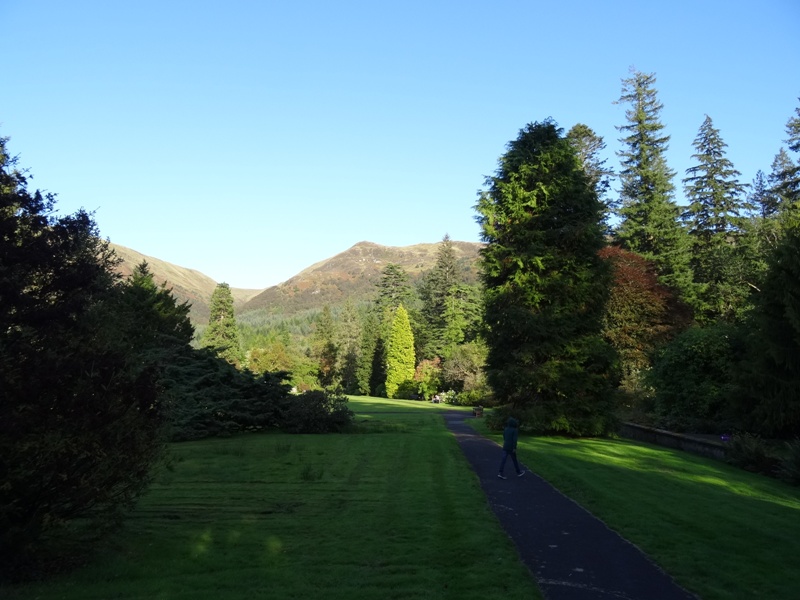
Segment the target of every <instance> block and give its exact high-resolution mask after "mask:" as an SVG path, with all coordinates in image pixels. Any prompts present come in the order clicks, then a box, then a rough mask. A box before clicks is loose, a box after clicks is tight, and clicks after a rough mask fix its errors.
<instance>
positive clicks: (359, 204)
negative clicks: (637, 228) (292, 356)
mask: <svg viewBox="0 0 800 600" xmlns="http://www.w3.org/2000/svg"><path fill="white" fill-rule="evenodd" d="M798 31H800V2H797V0H766V1H764V2H755V1H752V0H751V1H746V2H745V1H740V0H728V1H718V0H700V1H698V0H692V1H691V2H689V1H684V0H677V1H675V0H673V1H672V2H645V1H638V2H633V1H625V2H611V1H609V2H598V1H590V0H586V1H575V0H573V1H569V0H564V1H560V2H541V1H534V0H529V1H523V0H493V1H491V2H490V1H488V0H486V1H483V2H477V1H469V0H461V1H436V0H426V1H418V0H405V1H403V2H389V1H386V2H383V1H380V0H369V1H362V2H352V1H349V0H338V1H336V2H334V1H324V2H323V1H306V0H296V1H288V0H287V1H268V0H264V1H257V0H252V1H245V0H227V1H226V2H206V1H202V0H197V1H186V0H180V1H177V0H160V1H153V0H139V1H137V2H117V1H109V0H103V1H100V0H96V1H90V0H73V1H70V2H64V1H60V0H59V1H55V0H51V1H48V0H0V50H1V51H2V56H3V67H2V70H1V71H0V77H2V85H1V86H0V135H2V136H6V137H10V138H11V140H10V142H9V149H10V151H11V152H12V154H17V155H19V157H20V165H22V166H24V167H27V168H29V169H30V171H31V173H32V174H33V176H34V179H33V181H32V185H33V186H35V187H37V188H40V189H45V190H48V191H51V192H55V193H57V194H58V208H59V211H60V212H62V213H70V212H74V211H75V210H77V209H79V208H81V207H83V208H86V209H87V210H90V211H96V212H95V218H96V220H97V223H98V225H99V228H100V232H101V234H102V235H103V236H104V237H107V238H109V239H110V240H111V241H112V242H115V243H118V244H121V245H123V246H128V247H130V248H133V249H135V250H137V251H139V252H142V253H144V254H146V255H150V256H154V257H157V258H160V259H162V260H166V261H169V262H172V263H175V264H178V265H181V266H184V267H189V268H193V269H197V270H199V271H202V272H203V273H205V274H206V275H209V276H210V277H212V278H213V279H214V280H216V281H217V282H223V281H224V282H227V283H229V284H230V285H231V286H233V287H245V288H247V287H249V288H262V287H267V286H269V285H274V284H277V283H279V282H281V281H284V280H286V279H288V278H289V277H291V276H292V275H294V274H296V273H297V272H299V271H300V270H301V269H303V268H305V267H307V266H310V265H311V264H313V263H315V262H317V261H319V260H322V259H325V258H328V257H330V256H333V255H335V254H337V253H339V252H342V251H344V250H346V249H347V248H349V247H350V246H352V245H353V244H355V243H357V242H359V241H362V240H368V241H372V242H376V243H379V244H383V245H387V246H406V245H410V244H415V243H421V242H430V243H434V242H438V241H440V240H441V239H442V237H443V236H444V234H445V233H447V234H449V235H450V237H451V238H453V239H455V240H465V241H479V230H478V226H477V225H476V223H475V212H474V209H473V206H474V204H475V202H476V193H477V191H478V190H479V189H480V188H481V187H482V186H483V182H484V177H485V176H486V175H490V174H492V173H493V172H494V171H495V169H496V166H497V159H498V158H499V156H500V155H501V154H502V153H503V152H504V150H505V146H506V144H507V143H508V142H509V141H510V140H512V139H514V138H515V137H516V136H517V133H518V131H519V129H520V128H522V127H523V126H524V125H525V124H526V123H529V122H533V121H541V120H543V119H545V118H547V117H552V118H554V119H555V120H556V121H557V122H558V124H559V125H560V126H561V127H563V128H564V130H565V131H566V130H568V129H569V128H570V127H571V126H572V125H574V124H575V123H578V122H582V123H585V124H587V125H589V126H590V127H591V128H592V129H594V130H595V132H596V133H597V134H599V135H601V136H603V137H604V138H605V141H606V143H607V145H608V148H607V154H608V158H609V162H608V164H609V165H612V166H614V167H615V168H617V167H618V159H617V157H616V155H615V152H616V151H618V150H619V149H620V148H621V146H620V144H619V142H618V138H619V132H618V131H617V130H616V129H615V126H618V125H622V124H623V123H624V110H625V107H624V106H621V105H615V104H613V102H614V101H615V100H617V99H618V98H619V96H620V92H621V80H622V79H623V78H625V77H627V76H628V75H629V68H630V67H635V68H636V69H638V70H640V71H643V72H647V73H655V74H656V77H657V89H658V90H659V98H660V100H661V101H662V102H663V103H664V110H663V113H662V120H663V122H664V124H665V125H666V132H667V133H668V134H669V135H671V136H672V139H671V143H670V150H669V155H668V162H669V166H670V167H671V168H672V169H673V170H675V171H677V176H676V178H675V184H676V187H677V189H678V196H677V200H678V201H679V202H681V203H682V202H683V194H682V185H681V181H680V180H681V179H682V178H683V176H684V174H685V170H686V169H687V168H689V167H690V166H691V165H692V160H691V155H692V153H693V148H692V141H693V140H694V138H695V136H696V135H697V131H698V128H699V127H700V125H701V123H702V122H703V119H704V116H705V115H706V114H708V115H710V116H711V118H712V119H713V120H714V124H715V126H716V127H717V128H718V129H719V130H720V132H721V135H722V137H723V139H724V140H725V141H726V142H727V144H728V158H730V159H731V160H732V161H733V163H734V165H735V167H736V168H737V169H739V171H741V173H742V177H741V180H742V181H743V182H745V183H750V182H751V181H752V179H753V177H754V176H755V173H756V171H757V170H758V169H762V170H763V171H765V172H769V170H770V165H771V163H772V159H773V158H774V156H775V154H776V153H777V151H778V150H779V148H780V147H781V145H782V144H783V140H784V139H785V138H786V133H785V125H786V121H787V120H788V119H789V118H790V117H791V116H792V115H793V114H794V110H795V108H796V107H797V106H798V103H799V102H800V101H798V96H800V45H798V43H797V40H798Z"/></svg>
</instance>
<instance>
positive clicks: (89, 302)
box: [0, 140, 191, 577]
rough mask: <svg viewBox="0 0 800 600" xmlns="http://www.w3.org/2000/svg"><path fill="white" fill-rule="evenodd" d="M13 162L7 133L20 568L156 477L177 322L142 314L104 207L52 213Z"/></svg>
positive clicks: (101, 522)
mask: <svg viewBox="0 0 800 600" xmlns="http://www.w3.org/2000/svg"><path fill="white" fill-rule="evenodd" d="M13 165H14V163H13V161H12V160H10V159H9V158H8V157H7V155H6V154H5V140H0V332H2V336H1V337H0V481H2V485H0V569H2V572H3V573H4V574H6V575H10V576H15V577H16V576H23V575H24V574H30V573H31V572H32V571H35V570H36V569H38V568H53V567H54V566H57V565H61V564H63V562H64V560H65V559H66V557H67V556H71V557H73V558H74V557H75V556H76V554H77V551H78V550H83V549H85V548H88V547H90V546H89V545H88V544H86V541H87V540H88V539H90V538H93V537H96V535H98V534H99V533H101V532H103V531H104V530H106V529H107V528H108V527H110V526H111V525H113V524H114V523H115V522H116V520H117V518H118V517H119V515H120V514H121V513H122V512H123V511H124V510H125V509H126V508H128V507H130V506H131V505H132V504H133V502H134V501H135V500H136V498H137V497H138V496H139V495H140V494H141V493H142V491H143V490H144V489H145V488H146V486H147V483H148V482H149V480H150V476H151V473H152V468H153V466H154V465H155V464H156V463H157V461H158V459H159V457H160V456H161V452H162V449H163V438H162V424H163V414H162V406H161V395H160V394H161V389H160V385H159V374H158V369H157V367H156V365H155V363H154V361H153V360H151V358H150V357H152V356H154V352H153V349H154V348H155V347H157V346H159V345H160V344H162V343H163V339H164V338H163V335H168V330H169V326H165V327H164V328H162V329H161V330H158V327H156V328H155V329H154V328H152V327H151V324H152V323H153V321H152V320H151V321H148V322H140V321H137V320H136V319H134V317H133V313H134V312H137V311H140V309H141V312H142V314H144V313H146V312H147V309H146V308H144V305H145V304H146V301H147V299H148V298H147V294H145V295H144V297H143V298H138V299H136V298H134V297H133V296H132V295H131V293H130V292H131V288H130V286H127V285H120V284H119V282H118V281H117V279H116V277H115V276H114V275H113V268H114V266H115V260H114V257H113V254H112V253H111V252H110V251H109V249H108V244H107V243H106V242H104V241H102V240H101V239H100V238H99V236H98V232H97V229H96V226H95V223H94V221H93V219H92V217H91V216H90V215H89V214H87V213H85V212H83V211H80V212H78V213H76V214H74V215H70V216H66V217H56V216H53V210H54V198H53V197H43V196H42V195H41V194H40V193H38V192H36V193H29V192H28V190H27V189H26V184H27V182H26V180H25V177H24V176H23V175H22V174H20V173H19V172H18V171H15V170H14V169H13ZM151 316H152V313H151ZM155 321H156V322H158V321H159V318H158V317H156V318H155ZM173 333H174V332H173ZM162 334H163V335H162ZM189 337H191V333H189ZM185 343H187V344H188V339H187V340H185Z"/></svg>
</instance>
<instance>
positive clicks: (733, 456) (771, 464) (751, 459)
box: [726, 433, 778, 475]
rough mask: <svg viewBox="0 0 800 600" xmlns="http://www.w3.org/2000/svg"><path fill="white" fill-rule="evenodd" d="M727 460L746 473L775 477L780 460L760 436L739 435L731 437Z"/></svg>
mask: <svg viewBox="0 0 800 600" xmlns="http://www.w3.org/2000/svg"><path fill="white" fill-rule="evenodd" d="M726 460H727V462H728V463H729V464H732V465H733V466H735V467H739V468H740V469H745V470H746V471H752V472H754V473H763V474H764V475H774V474H775V469H776V467H777V466H778V460H777V459H776V458H775V457H774V456H772V455H771V454H770V452H769V449H768V447H767V444H766V443H764V440H763V439H761V437H759V436H758V435H753V434H751V433H741V434H739V433H737V434H735V435H733V436H731V439H730V442H729V445H728V448H727V451H726Z"/></svg>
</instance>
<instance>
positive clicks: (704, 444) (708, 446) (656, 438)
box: [618, 423, 725, 460]
mask: <svg viewBox="0 0 800 600" xmlns="http://www.w3.org/2000/svg"><path fill="white" fill-rule="evenodd" d="M618 433H619V435H620V436H622V437H624V438H628V439H632V440H638V441H640V442H648V443H650V444H657V445H659V446H665V447H667V448H675V449H677V450H684V451H686V452H691V453H692V454H699V455H700V456H707V457H709V458H717V459H720V460H724V459H725V445H724V444H723V443H722V442H717V441H712V440H704V439H701V438H697V437H693V436H689V435H683V434H680V433H673V432H671V431H664V430H663V429H653V428H652V427H645V426H643V425H635V424H633V423H623V424H622V425H621V426H620V428H619V432H618Z"/></svg>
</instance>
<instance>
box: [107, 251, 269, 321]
mask: <svg viewBox="0 0 800 600" xmlns="http://www.w3.org/2000/svg"><path fill="white" fill-rule="evenodd" d="M111 247H112V248H113V249H114V252H115V253H116V254H117V256H118V257H120V258H121V259H122V263H121V264H120V266H119V269H118V271H119V272H120V273H122V275H123V276H124V277H128V276H129V275H130V274H131V273H133V269H134V267H136V265H138V264H140V263H141V262H142V261H147V264H148V266H149V267H150V272H151V273H153V277H154V279H155V281H156V283H158V284H159V285H160V284H161V283H163V282H165V281H166V282H167V287H168V288H172V293H173V294H174V295H175V297H176V298H178V299H179V300H180V301H181V302H189V303H190V304H191V305H192V310H191V314H190V318H191V319H192V322H194V323H197V324H206V323H208V317H209V308H208V307H209V303H210V301H211V294H213V293H214V288H215V287H217V282H216V281H214V280H213V279H211V278H210V277H209V276H207V275H204V274H203V273H201V272H200V271H195V270H194V269H187V268H186V267H179V266H177V265H173V264H172V263H168V262H166V261H163V260H160V259H158V258H154V257H152V256H145V255H144V254H141V253H140V252H137V251H136V250H131V249H130V248H126V247H125V246H120V245H118V244H111ZM259 292H261V290H246V289H241V288H231V293H232V295H233V299H234V306H235V309H236V310H239V309H240V308H241V306H242V305H244V303H245V302H247V301H248V300H249V299H250V298H251V297H253V296H254V295H255V294H258V293H259Z"/></svg>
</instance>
